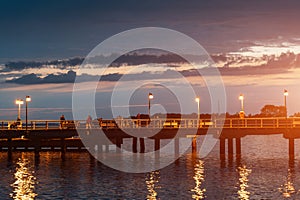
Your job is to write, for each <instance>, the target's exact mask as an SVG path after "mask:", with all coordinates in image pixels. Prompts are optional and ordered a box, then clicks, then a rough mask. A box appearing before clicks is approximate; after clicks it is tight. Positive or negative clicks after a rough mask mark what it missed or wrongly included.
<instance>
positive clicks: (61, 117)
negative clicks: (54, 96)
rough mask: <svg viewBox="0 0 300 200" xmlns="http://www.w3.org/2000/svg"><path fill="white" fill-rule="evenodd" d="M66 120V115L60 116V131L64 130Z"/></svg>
mask: <svg viewBox="0 0 300 200" xmlns="http://www.w3.org/2000/svg"><path fill="white" fill-rule="evenodd" d="M65 121H66V119H65V116H64V115H61V116H60V129H62V128H63V124H64V123H65Z"/></svg>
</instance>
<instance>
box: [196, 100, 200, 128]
mask: <svg viewBox="0 0 300 200" xmlns="http://www.w3.org/2000/svg"><path fill="white" fill-rule="evenodd" d="M195 101H196V102H197V105H198V110H197V114H198V119H197V121H198V127H199V125H200V123H199V122H200V97H196V98H195Z"/></svg>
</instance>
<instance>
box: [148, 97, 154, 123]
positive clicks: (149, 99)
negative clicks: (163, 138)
mask: <svg viewBox="0 0 300 200" xmlns="http://www.w3.org/2000/svg"><path fill="white" fill-rule="evenodd" d="M153 98H154V96H153V94H152V93H151V92H149V94H148V115H149V121H150V114H151V113H150V108H151V103H150V102H151V99H153Z"/></svg>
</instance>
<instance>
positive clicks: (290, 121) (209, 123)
mask: <svg viewBox="0 0 300 200" xmlns="http://www.w3.org/2000/svg"><path fill="white" fill-rule="evenodd" d="M143 127H146V128H160V129H161V128H170V129H173V128H208V127H212V128H221V127H223V128H297V127H298V128H300V118H295V117H294V118H244V119H241V118H226V119H218V118H215V119H200V120H198V119H188V118H187V119H176V118H174V119H169V118H168V119H159V118H155V119H150V120H149V119H123V118H117V119H112V120H111V119H104V120H93V121H92V123H91V124H90V125H88V124H86V121H85V120H76V121H73V120H66V121H60V120H29V121H28V124H27V129H28V130H39V129H41V130H48V129H75V128H77V129H86V128H92V129H97V128H105V129H110V128H124V129H126V128H143ZM0 129H1V130H25V129H26V124H25V123H24V121H21V122H18V121H11V120H3V121H0Z"/></svg>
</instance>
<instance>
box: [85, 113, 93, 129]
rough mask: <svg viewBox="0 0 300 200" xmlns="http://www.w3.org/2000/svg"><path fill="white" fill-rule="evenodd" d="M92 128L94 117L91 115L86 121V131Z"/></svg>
mask: <svg viewBox="0 0 300 200" xmlns="http://www.w3.org/2000/svg"><path fill="white" fill-rule="evenodd" d="M91 128H92V117H91V115H88V117H87V119H86V129H91Z"/></svg>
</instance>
